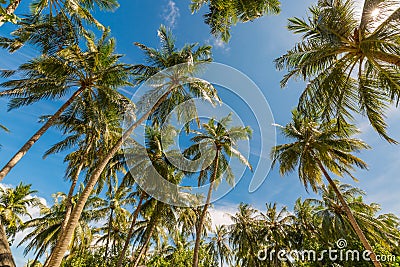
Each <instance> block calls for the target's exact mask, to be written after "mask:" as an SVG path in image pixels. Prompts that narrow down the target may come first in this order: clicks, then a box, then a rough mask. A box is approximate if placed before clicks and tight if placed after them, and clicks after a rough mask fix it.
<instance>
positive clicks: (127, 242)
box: [117, 192, 145, 266]
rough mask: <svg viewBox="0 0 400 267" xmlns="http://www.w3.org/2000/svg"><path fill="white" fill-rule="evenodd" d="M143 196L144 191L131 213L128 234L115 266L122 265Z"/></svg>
mask: <svg viewBox="0 0 400 267" xmlns="http://www.w3.org/2000/svg"><path fill="white" fill-rule="evenodd" d="M144 198H145V193H144V192H143V193H142V194H141V195H140V199H139V203H138V205H137V207H136V210H135V212H134V213H133V215H132V223H131V226H130V228H129V232H128V236H127V237H126V240H125V244H124V247H123V249H122V251H121V254H120V255H119V258H118V263H117V266H121V265H122V261H123V259H124V257H125V254H126V251H127V250H128V247H129V243H130V241H131V238H132V235H133V229H134V228H135V224H136V219H137V217H138V216H139V212H140V209H141V208H142V203H143V200H144Z"/></svg>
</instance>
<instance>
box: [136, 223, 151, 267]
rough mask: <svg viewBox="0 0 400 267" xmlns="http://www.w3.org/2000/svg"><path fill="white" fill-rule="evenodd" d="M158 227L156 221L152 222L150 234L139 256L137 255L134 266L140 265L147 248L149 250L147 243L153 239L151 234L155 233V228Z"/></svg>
mask: <svg viewBox="0 0 400 267" xmlns="http://www.w3.org/2000/svg"><path fill="white" fill-rule="evenodd" d="M155 228H156V223H155V222H154V223H152V225H151V228H150V231H149V234H148V235H147V237H146V241H145V242H144V244H143V246H142V248H141V249H140V251H139V254H138V256H137V257H136V260H135V263H134V264H133V267H138V265H139V263H140V260H141V258H142V257H143V255H144V254H145V252H146V250H147V245H148V244H149V243H150V240H151V236H152V235H153V232H154V229H155Z"/></svg>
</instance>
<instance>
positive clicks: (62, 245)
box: [45, 90, 171, 267]
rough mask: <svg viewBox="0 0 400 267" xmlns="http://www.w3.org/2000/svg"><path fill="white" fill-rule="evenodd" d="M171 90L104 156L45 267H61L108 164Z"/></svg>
mask: <svg viewBox="0 0 400 267" xmlns="http://www.w3.org/2000/svg"><path fill="white" fill-rule="evenodd" d="M170 92H171V90H169V91H167V92H166V93H165V94H164V95H163V96H162V97H161V98H160V99H159V100H158V101H157V103H156V104H155V105H154V107H153V108H152V109H151V110H149V111H148V112H147V113H146V114H144V115H143V116H142V117H141V118H140V119H139V120H138V121H137V122H135V123H134V124H133V125H132V126H131V127H130V128H128V130H127V131H126V132H125V133H124V134H123V135H122V137H121V138H120V139H119V140H118V141H117V142H116V144H115V145H114V146H113V147H112V148H111V149H110V151H108V153H107V154H106V155H105V156H104V158H103V159H102V160H100V162H99V164H98V165H97V167H96V168H95V170H94V171H93V173H92V176H91V177H90V179H89V181H88V183H87V184H86V186H85V189H84V190H83V192H82V194H81V196H80V197H79V199H78V202H77V204H76V206H75V208H74V209H73V210H72V213H71V217H70V220H69V221H68V225H67V227H66V229H65V232H64V234H62V235H61V236H60V237H59V238H58V240H57V244H56V246H55V248H54V250H53V252H52V255H51V256H50V260H49V262H48V263H47V264H46V265H45V267H59V266H60V264H61V261H62V259H63V257H64V254H65V252H67V250H68V244H69V243H70V242H71V239H72V236H73V233H74V230H75V228H76V226H77V225H78V222H79V218H80V216H81V214H82V211H83V208H84V207H85V204H86V201H87V200H88V198H89V196H90V195H91V194H92V191H93V188H94V186H95V185H96V183H97V181H98V179H99V178H100V175H101V174H102V172H103V170H104V169H105V167H106V166H107V164H108V162H109V161H110V160H111V159H112V157H113V156H114V155H115V154H116V153H117V152H118V150H119V149H120V147H121V146H122V144H123V142H124V141H125V140H126V139H127V138H128V137H129V136H130V135H131V133H132V132H133V130H135V129H136V128H137V127H138V126H139V125H140V124H142V123H143V122H144V121H145V120H146V119H147V118H148V117H149V116H150V114H152V113H153V112H154V111H155V110H156V109H157V108H158V107H159V106H160V105H161V103H162V102H164V101H165V100H166V99H167V97H168V95H169V93H170Z"/></svg>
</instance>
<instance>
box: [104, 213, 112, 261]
mask: <svg viewBox="0 0 400 267" xmlns="http://www.w3.org/2000/svg"><path fill="white" fill-rule="evenodd" d="M113 214H114V210H113V209H111V213H110V219H109V220H108V233H107V241H106V250H105V252H104V262H105V263H107V254H108V247H109V246H110V239H111V228H112V217H113Z"/></svg>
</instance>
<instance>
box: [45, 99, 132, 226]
mask: <svg viewBox="0 0 400 267" xmlns="http://www.w3.org/2000/svg"><path fill="white" fill-rule="evenodd" d="M120 97H121V98H120V99H119V100H118V101H117V102H110V101H109V99H107V98H106V99H104V95H95V96H94V98H93V96H92V95H91V94H86V93H83V94H82V97H81V98H79V99H77V100H76V101H75V102H74V103H73V104H71V105H70V106H69V107H68V108H67V110H66V111H65V112H64V113H63V114H62V115H61V116H60V117H59V118H58V119H57V120H56V121H55V122H54V126H55V127H57V128H59V129H60V130H61V131H62V133H63V135H64V136H66V137H65V138H64V139H63V140H62V141H60V142H58V143H56V144H54V145H53V146H52V147H51V148H50V149H49V150H47V151H46V152H45V154H44V158H46V157H47V156H49V155H51V154H55V153H59V152H62V151H65V150H69V149H72V148H75V151H73V152H71V153H69V154H68V155H67V156H66V157H65V159H64V161H65V162H68V166H67V170H66V177H68V179H70V180H71V187H70V190H69V192H68V197H67V211H66V214H65V220H64V223H63V227H62V229H63V230H64V229H65V225H66V223H67V222H68V220H69V216H70V214H71V211H72V203H71V199H72V197H73V195H74V192H75V187H76V185H77V184H78V179H79V176H80V174H81V172H84V171H85V170H86V172H87V173H89V174H90V170H91V169H92V168H93V167H94V166H95V164H96V160H95V159H96V158H97V157H98V156H99V154H101V153H103V152H102V151H106V150H107V149H108V148H109V147H110V146H111V145H112V143H113V142H114V141H115V140H116V139H118V138H119V137H120V135H121V131H122V130H121V128H120V120H121V117H122V113H123V112H124V111H127V108H125V107H126V106H129V102H128V101H127V100H126V99H125V98H124V97H123V96H122V95H121V96H120ZM124 102H125V103H124ZM50 117H51V116H47V118H50ZM45 118H46V117H45ZM110 176H111V175H107V178H108V179H109V178H110ZM103 180H106V179H105V178H104V179H102V181H103ZM103 183H104V182H102V183H101V184H103ZM101 189H102V186H99V189H98V191H101Z"/></svg>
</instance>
